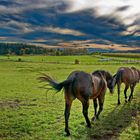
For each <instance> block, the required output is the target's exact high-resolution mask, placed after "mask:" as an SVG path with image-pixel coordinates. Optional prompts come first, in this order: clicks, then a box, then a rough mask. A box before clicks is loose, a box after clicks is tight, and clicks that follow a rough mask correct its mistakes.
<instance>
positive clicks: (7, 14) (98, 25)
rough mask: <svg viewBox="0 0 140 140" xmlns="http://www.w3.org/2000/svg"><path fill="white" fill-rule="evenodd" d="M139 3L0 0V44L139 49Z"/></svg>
mask: <svg viewBox="0 0 140 140" xmlns="http://www.w3.org/2000/svg"><path fill="white" fill-rule="evenodd" d="M139 5H140V0H0V42H29V43H42V44H59V43H63V42H69V41H80V40H81V41H83V40H90V41H91V42H93V43H102V44H122V45H124V46H125V45H129V46H131V47H135V46H137V47H140V8H139Z"/></svg>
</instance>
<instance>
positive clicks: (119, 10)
mask: <svg viewBox="0 0 140 140" xmlns="http://www.w3.org/2000/svg"><path fill="white" fill-rule="evenodd" d="M70 1H71V6H70V7H69V9H68V10H67V12H77V11H81V10H85V9H94V11H95V12H96V15H97V16H108V17H114V18H116V20H118V21H119V22H121V23H123V24H125V25H127V26H131V25H132V24H138V25H139V26H140V7H139V5H140V1H139V0H116V1H113V0H99V1H97V0H70ZM136 21H137V22H136ZM137 29H140V27H139V28H136V29H135V28H133V31H136V30H137Z"/></svg>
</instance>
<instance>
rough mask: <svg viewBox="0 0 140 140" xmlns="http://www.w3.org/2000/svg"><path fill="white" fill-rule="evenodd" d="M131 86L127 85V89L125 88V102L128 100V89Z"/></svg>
mask: <svg viewBox="0 0 140 140" xmlns="http://www.w3.org/2000/svg"><path fill="white" fill-rule="evenodd" d="M128 88H129V86H128V85H125V89H124V97H125V102H127V94H126V93H127V90H128Z"/></svg>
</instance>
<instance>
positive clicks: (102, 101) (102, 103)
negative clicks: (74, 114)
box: [96, 96, 104, 119]
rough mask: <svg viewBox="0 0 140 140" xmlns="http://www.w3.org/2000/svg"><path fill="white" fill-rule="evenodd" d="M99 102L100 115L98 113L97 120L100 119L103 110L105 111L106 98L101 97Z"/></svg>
mask: <svg viewBox="0 0 140 140" xmlns="http://www.w3.org/2000/svg"><path fill="white" fill-rule="evenodd" d="M98 101H99V110H98V113H97V115H96V118H97V119H99V115H100V113H101V112H102V110H103V105H104V97H103V96H100V97H99V98H98Z"/></svg>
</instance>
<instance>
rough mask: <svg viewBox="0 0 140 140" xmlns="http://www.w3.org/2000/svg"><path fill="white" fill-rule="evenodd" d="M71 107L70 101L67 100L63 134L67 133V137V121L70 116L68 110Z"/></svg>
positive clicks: (68, 133)
mask: <svg viewBox="0 0 140 140" xmlns="http://www.w3.org/2000/svg"><path fill="white" fill-rule="evenodd" d="M71 105H72V101H71V100H67V101H66V103H65V112H64V115H65V132H66V133H67V134H66V135H67V136H69V135H70V132H69V128H68V121H69V116H70V109H71Z"/></svg>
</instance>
